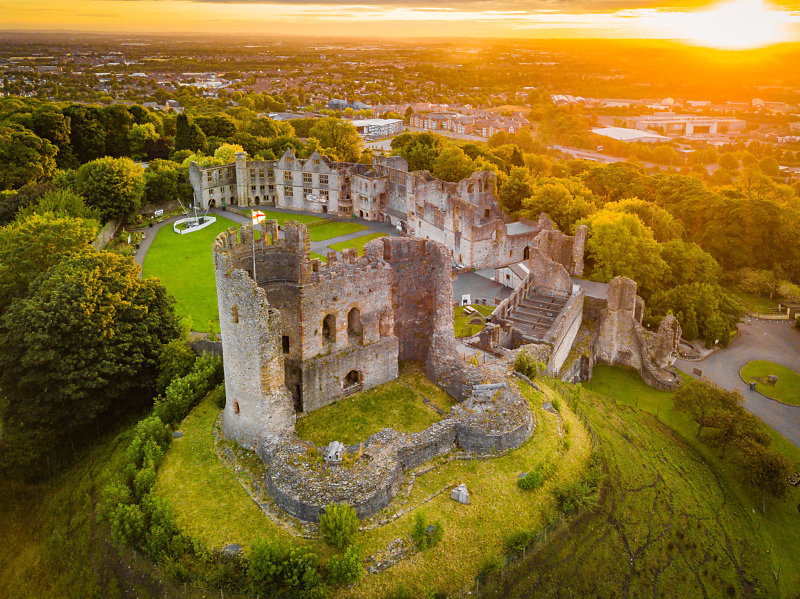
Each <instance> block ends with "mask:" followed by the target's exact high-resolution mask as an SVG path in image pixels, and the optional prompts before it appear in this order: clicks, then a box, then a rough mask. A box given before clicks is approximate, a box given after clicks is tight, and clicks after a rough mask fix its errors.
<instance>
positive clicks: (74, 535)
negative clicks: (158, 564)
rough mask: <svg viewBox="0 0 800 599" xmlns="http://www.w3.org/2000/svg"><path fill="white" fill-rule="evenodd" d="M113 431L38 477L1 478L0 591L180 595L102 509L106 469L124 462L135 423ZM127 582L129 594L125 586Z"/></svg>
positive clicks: (59, 595)
mask: <svg viewBox="0 0 800 599" xmlns="http://www.w3.org/2000/svg"><path fill="white" fill-rule="evenodd" d="M121 428H123V429H124V430H122V432H121V433H120V434H119V435H117V434H116V433H117V432H118V431H117V432H113V433H110V434H109V435H108V436H107V437H106V438H104V439H100V440H98V442H97V445H96V446H95V447H93V448H92V449H90V450H88V451H86V452H85V453H84V454H83V456H82V457H81V458H80V459H78V461H77V462H76V463H75V464H73V465H72V466H70V467H69V468H68V469H66V470H65V471H63V472H61V473H60V474H58V475H56V476H54V477H53V478H52V479H51V480H48V481H46V482H41V483H38V484H25V483H21V482H11V481H9V480H6V479H3V480H2V482H1V483H0V597H4V598H5V597H7V598H9V599H10V598H16V597H37V598H52V599H84V598H86V597H122V596H137V597H141V598H142V599H150V598H152V599H155V598H156V597H166V596H170V597H178V596H181V595H180V594H176V593H177V592H178V591H177V590H176V589H174V588H173V589H165V588H164V586H163V585H162V584H161V583H160V582H159V580H158V579H160V578H161V574H160V573H159V572H158V571H156V569H155V568H154V567H153V566H152V564H151V563H150V562H148V561H147V560H145V559H143V558H141V557H140V556H138V555H137V554H135V553H134V552H133V551H128V550H120V549H118V548H116V547H114V546H113V545H112V544H111V540H110V535H109V530H108V527H107V526H106V525H105V524H104V523H103V521H102V519H101V517H100V514H99V509H98V508H99V502H100V497H101V492H102V489H103V487H104V486H105V485H106V484H108V483H109V482H111V477H110V475H109V472H112V471H117V470H118V469H120V468H122V465H123V464H124V462H125V451H126V449H127V447H128V445H129V443H130V428H128V427H127V426H125V427H121ZM120 589H125V591H126V592H125V594H122V593H121V592H120Z"/></svg>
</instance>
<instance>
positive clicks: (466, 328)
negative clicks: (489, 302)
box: [454, 304, 495, 338]
mask: <svg viewBox="0 0 800 599" xmlns="http://www.w3.org/2000/svg"><path fill="white" fill-rule="evenodd" d="M465 307H466V306H459V307H458V308H456V309H455V313H454V328H455V331H456V337H458V338H461V337H472V336H473V335H477V334H478V333H480V332H481V331H482V330H483V327H484V326H485V325H484V324H469V322H470V321H471V320H473V319H474V318H477V316H475V314H467V313H466V312H465V311H464V308H465ZM470 308H474V309H475V310H477V311H478V312H480V313H481V314H482V315H483V316H489V314H491V313H492V312H494V308H495V307H494V306H485V305H483V304H475V305H473V306H470Z"/></svg>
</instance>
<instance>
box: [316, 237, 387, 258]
mask: <svg viewBox="0 0 800 599" xmlns="http://www.w3.org/2000/svg"><path fill="white" fill-rule="evenodd" d="M379 237H386V233H370V234H369V235H364V236H362V237H356V238H355V239H350V240H349V241H340V242H339V243H334V244H333V245H329V246H328V247H329V248H331V249H332V250H336V251H338V252H341V251H342V250H345V249H347V248H358V255H359V256H363V255H364V246H365V245H366V244H367V243H369V242H370V241H372V240H373V239H378V238H379Z"/></svg>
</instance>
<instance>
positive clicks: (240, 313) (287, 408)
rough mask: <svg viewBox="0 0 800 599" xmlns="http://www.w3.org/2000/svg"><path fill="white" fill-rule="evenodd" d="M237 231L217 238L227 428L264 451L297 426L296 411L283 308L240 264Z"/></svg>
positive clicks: (230, 434)
mask: <svg viewBox="0 0 800 599" xmlns="http://www.w3.org/2000/svg"><path fill="white" fill-rule="evenodd" d="M233 235H235V231H228V232H226V233H223V234H221V235H220V236H219V237H218V238H217V239H216V240H215V242H214V269H215V274H216V281H217V301H218V307H219V316H220V329H221V332H222V348H223V355H224V356H225V359H224V361H223V364H224V369H225V392H226V398H227V399H226V404H225V409H224V411H223V416H222V422H223V431H224V432H225V435H226V436H227V437H228V438H229V439H235V440H236V441H237V442H238V443H239V444H241V445H243V446H245V447H248V448H250V449H254V450H256V451H257V452H258V454H259V455H260V456H262V458H263V457H267V456H269V455H271V453H272V452H274V450H275V448H276V447H277V445H278V444H279V443H280V440H281V438H283V437H284V436H285V435H286V434H288V433H290V432H292V431H293V429H294V410H293V408H292V402H291V398H290V396H289V393H288V392H287V390H286V387H285V385H284V365H283V355H282V351H281V330H282V325H281V318H280V313H279V312H278V311H277V310H276V309H274V308H272V307H271V306H270V305H269V302H268V301H267V297H266V294H265V293H264V290H263V289H260V288H259V287H257V286H256V284H255V282H254V281H253V280H252V279H251V278H250V277H249V276H248V275H247V273H245V272H244V271H243V270H241V269H238V268H237V266H236V260H235V259H234V256H233V251H232V250H234V248H235V247H236V245H237V244H238V241H235V240H234V238H233Z"/></svg>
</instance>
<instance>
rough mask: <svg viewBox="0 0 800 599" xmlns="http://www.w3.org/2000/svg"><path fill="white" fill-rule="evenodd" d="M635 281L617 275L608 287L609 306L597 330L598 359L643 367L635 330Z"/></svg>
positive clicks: (638, 367) (607, 362) (596, 351)
mask: <svg viewBox="0 0 800 599" xmlns="http://www.w3.org/2000/svg"><path fill="white" fill-rule="evenodd" d="M635 314H636V282H635V281H632V280H631V279H629V278H627V277H615V278H614V279H612V280H611V283H609V286H608V305H607V307H606V310H605V313H604V314H603V316H602V318H601V320H600V323H599V329H598V338H597V343H596V346H595V355H596V356H597V360H598V361H600V362H605V363H606V364H622V365H624V366H629V367H631V368H635V369H636V370H640V371H641V369H642V356H641V352H640V351H639V347H638V344H637V339H636V336H635V332H634V324H636V319H635Z"/></svg>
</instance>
